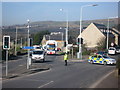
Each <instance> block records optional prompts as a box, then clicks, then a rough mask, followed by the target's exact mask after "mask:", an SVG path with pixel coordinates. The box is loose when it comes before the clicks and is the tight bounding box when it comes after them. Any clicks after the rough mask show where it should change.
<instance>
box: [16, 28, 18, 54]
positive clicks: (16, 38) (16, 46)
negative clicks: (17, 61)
mask: <svg viewBox="0 0 120 90" xmlns="http://www.w3.org/2000/svg"><path fill="white" fill-rule="evenodd" d="M17 30H18V27H16V39H15V56H16V55H17V52H16V51H17Z"/></svg>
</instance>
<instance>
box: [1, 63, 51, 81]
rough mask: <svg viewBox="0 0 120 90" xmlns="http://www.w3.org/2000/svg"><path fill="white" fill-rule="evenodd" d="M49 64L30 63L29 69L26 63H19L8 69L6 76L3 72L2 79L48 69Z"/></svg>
mask: <svg viewBox="0 0 120 90" xmlns="http://www.w3.org/2000/svg"><path fill="white" fill-rule="evenodd" d="M49 69H50V66H49V65H45V64H44V66H43V65H42V64H41V65H39V64H37V63H36V64H32V65H31V66H30V67H29V69H27V67H26V64H24V65H21V66H19V67H16V68H15V69H13V70H10V71H9V72H8V75H7V77H6V74H5V73H4V74H3V75H2V79H3V80H5V79H12V78H16V77H21V76H25V75H29V74H33V73H37V72H40V71H45V70H49Z"/></svg>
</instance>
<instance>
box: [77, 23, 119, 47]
mask: <svg viewBox="0 0 120 90" xmlns="http://www.w3.org/2000/svg"><path fill="white" fill-rule="evenodd" d="M108 32H109V43H110V42H114V43H115V44H116V45H118V44H119V34H118V33H116V32H115V30H113V29H109V31H108ZM81 36H82V38H83V44H85V45H86V47H87V48H95V47H97V46H99V45H100V44H101V43H103V42H105V43H106V36H107V28H106V26H105V25H102V24H97V23H91V24H90V25H89V26H88V27H87V28H86V29H84V30H83V31H82V33H81ZM78 38H80V35H79V36H78Z"/></svg>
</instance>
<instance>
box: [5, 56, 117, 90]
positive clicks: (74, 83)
mask: <svg viewBox="0 0 120 90" xmlns="http://www.w3.org/2000/svg"><path fill="white" fill-rule="evenodd" d="M62 59H63V56H55V55H54V56H52V55H50V56H47V57H46V62H45V64H48V65H50V66H51V68H50V70H47V71H43V72H38V73H35V74H30V75H27V76H22V77H19V78H14V79H11V80H4V81H3V88H89V87H90V86H91V85H93V84H94V83H96V82H98V81H99V80H101V79H102V78H103V76H105V75H107V74H108V73H111V72H112V71H113V70H114V69H115V66H110V65H107V66H104V65H98V64H89V63H88V62H87V61H86V60H81V61H77V60H75V61H74V60H72V61H71V60H70V61H69V62H68V66H64V61H63V60H62ZM37 64H42V63H37ZM116 88H117V87H116Z"/></svg>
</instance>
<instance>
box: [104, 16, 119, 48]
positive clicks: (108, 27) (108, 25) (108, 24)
mask: <svg viewBox="0 0 120 90" xmlns="http://www.w3.org/2000/svg"><path fill="white" fill-rule="evenodd" d="M110 18H118V16H116V17H108V23H107V44H106V49H107V50H108V46H109V29H110Z"/></svg>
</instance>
